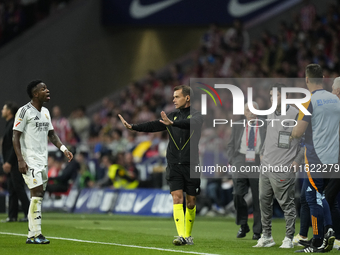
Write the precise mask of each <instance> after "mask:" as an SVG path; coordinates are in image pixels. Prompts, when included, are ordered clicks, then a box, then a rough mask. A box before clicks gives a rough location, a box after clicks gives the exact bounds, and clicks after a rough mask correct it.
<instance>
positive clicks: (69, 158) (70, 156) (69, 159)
mask: <svg viewBox="0 0 340 255" xmlns="http://www.w3.org/2000/svg"><path fill="white" fill-rule="evenodd" d="M64 155H65V156H66V157H67V158H68V162H70V161H71V160H72V159H73V154H72V152H70V151H69V150H66V151H64Z"/></svg>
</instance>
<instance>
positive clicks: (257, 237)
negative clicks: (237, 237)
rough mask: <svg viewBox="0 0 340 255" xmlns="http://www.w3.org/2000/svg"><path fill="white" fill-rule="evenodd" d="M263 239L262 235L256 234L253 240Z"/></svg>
mask: <svg viewBox="0 0 340 255" xmlns="http://www.w3.org/2000/svg"><path fill="white" fill-rule="evenodd" d="M260 238H261V234H256V233H254V235H253V240H259V239H260Z"/></svg>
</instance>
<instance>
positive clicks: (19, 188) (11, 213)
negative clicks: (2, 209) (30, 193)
mask: <svg viewBox="0 0 340 255" xmlns="http://www.w3.org/2000/svg"><path fill="white" fill-rule="evenodd" d="M8 193H9V208H8V217H9V218H14V219H17V218H18V212H19V204H18V201H19V200H20V202H21V206H22V210H23V212H24V214H25V217H27V214H28V207H29V205H30V201H29V200H28V197H27V195H26V192H25V181H24V179H23V177H22V174H21V173H20V172H19V170H18V167H17V166H12V169H11V172H10V174H9V176H8Z"/></svg>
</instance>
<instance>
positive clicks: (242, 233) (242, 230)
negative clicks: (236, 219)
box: [236, 225, 250, 238]
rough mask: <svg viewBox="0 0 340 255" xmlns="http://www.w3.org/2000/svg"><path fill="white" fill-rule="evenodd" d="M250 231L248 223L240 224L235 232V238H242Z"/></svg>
mask: <svg viewBox="0 0 340 255" xmlns="http://www.w3.org/2000/svg"><path fill="white" fill-rule="evenodd" d="M249 231H250V229H249V226H248V225H241V227H240V229H239V231H238V232H237V236H236V237H237V238H243V237H245V236H246V234H247V233H248V232H249Z"/></svg>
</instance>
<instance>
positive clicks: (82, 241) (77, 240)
mask: <svg viewBox="0 0 340 255" xmlns="http://www.w3.org/2000/svg"><path fill="white" fill-rule="evenodd" d="M0 235H12V236H25V237H27V235H24V234H16V233H7V232H0ZM48 238H49V239H59V240H65V241H73V242H79V243H94V244H105V245H113V246H121V247H129V248H138V249H146V250H157V251H169V252H178V253H188V254H198V255H218V254H213V253H201V252H194V251H181V250H172V249H162V248H157V247H144V246H138V245H127V244H119V243H104V242H94V241H87V240H80V239H72V238H63V237H50V236H49V237H48Z"/></svg>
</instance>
